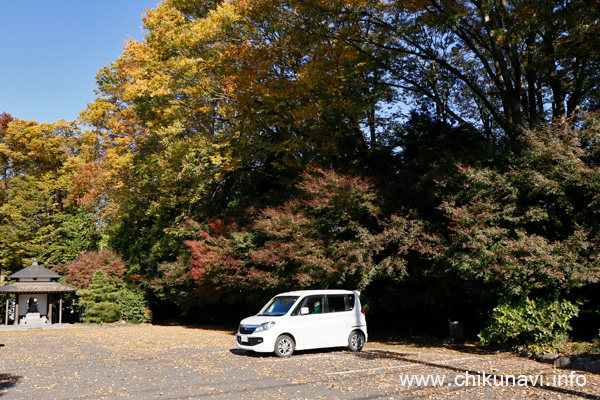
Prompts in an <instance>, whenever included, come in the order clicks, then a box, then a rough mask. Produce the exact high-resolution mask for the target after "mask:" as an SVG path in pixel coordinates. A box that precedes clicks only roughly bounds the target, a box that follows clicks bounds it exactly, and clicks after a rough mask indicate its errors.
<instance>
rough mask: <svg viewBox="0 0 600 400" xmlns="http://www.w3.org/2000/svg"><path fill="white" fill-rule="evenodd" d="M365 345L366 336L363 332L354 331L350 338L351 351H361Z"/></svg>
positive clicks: (349, 346)
mask: <svg viewBox="0 0 600 400" xmlns="http://www.w3.org/2000/svg"><path fill="white" fill-rule="evenodd" d="M364 345H365V335H364V333H362V332H361V331H352V333H351V334H350V336H349V337H348V348H349V349H350V351H361V350H362V349H363V347H364Z"/></svg>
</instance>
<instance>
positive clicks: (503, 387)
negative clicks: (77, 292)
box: [0, 325, 600, 400]
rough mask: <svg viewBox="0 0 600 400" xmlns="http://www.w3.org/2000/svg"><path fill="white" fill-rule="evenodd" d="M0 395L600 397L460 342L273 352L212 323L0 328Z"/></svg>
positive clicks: (587, 387)
mask: <svg viewBox="0 0 600 400" xmlns="http://www.w3.org/2000/svg"><path fill="white" fill-rule="evenodd" d="M2 345H3V346H2ZM411 379H412V380H411ZM418 379H420V381H418ZM434 379H435V380H434ZM0 397H2V399H3V400H12V399H83V398H91V399H120V398H124V399H130V398H131V399H202V398H207V397H210V398H214V399H238V398H245V399H429V398H431V399H438V398H439V399H479V398H481V399H523V398H531V399H600V376H598V375H591V374H588V373H585V372H581V371H570V370H555V369H553V367H552V366H550V365H546V364H540V363H537V362H535V361H532V360H529V359H527V358H523V357H518V356H515V355H513V354H509V353H491V354H488V353H484V352H481V350H480V349H477V348H475V347H469V346H464V347H461V348H460V349H459V350H456V349H449V348H445V347H443V346H438V347H435V346H433V347H431V346H417V345H410V344H399V343H382V342H368V343H367V345H366V346H365V349H364V350H363V351H362V352H360V353H351V352H349V351H348V350H346V349H333V350H320V351H310V352H298V353H296V354H294V355H293V356H292V357H290V358H288V359H280V358H278V357H275V356H273V355H258V354H254V353H249V352H244V351H241V350H238V349H236V347H235V335H234V333H233V332H230V331H223V330H218V329H208V328H194V327H185V326H156V325H141V326H132V325H104V326H95V325H64V326H63V328H62V329H46V328H44V329H41V328H37V329H31V328H30V329H28V330H14V329H7V328H4V327H0Z"/></svg>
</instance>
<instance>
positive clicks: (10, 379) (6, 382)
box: [0, 374, 23, 396]
mask: <svg viewBox="0 0 600 400" xmlns="http://www.w3.org/2000/svg"><path fill="white" fill-rule="evenodd" d="M21 379H23V377H22V376H18V375H12V374H0V396H2V395H3V392H4V391H5V390H7V389H10V388H11V387H13V386H15V385H16V384H17V383H19V381H20V380H21Z"/></svg>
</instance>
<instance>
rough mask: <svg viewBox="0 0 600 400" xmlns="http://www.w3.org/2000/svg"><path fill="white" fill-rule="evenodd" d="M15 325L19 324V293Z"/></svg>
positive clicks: (16, 303)
mask: <svg viewBox="0 0 600 400" xmlns="http://www.w3.org/2000/svg"><path fill="white" fill-rule="evenodd" d="M14 325H19V295H17V299H16V300H15V323H14Z"/></svg>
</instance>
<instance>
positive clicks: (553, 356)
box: [538, 353, 558, 364]
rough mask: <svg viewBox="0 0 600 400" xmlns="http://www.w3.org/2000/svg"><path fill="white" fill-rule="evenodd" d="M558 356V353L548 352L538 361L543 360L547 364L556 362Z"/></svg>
mask: <svg viewBox="0 0 600 400" xmlns="http://www.w3.org/2000/svg"><path fill="white" fill-rule="evenodd" d="M557 358H558V354H554V353H547V354H543V355H542V356H541V357H540V358H539V359H538V361H539V362H543V363H546V364H554V360H556V359H557Z"/></svg>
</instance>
